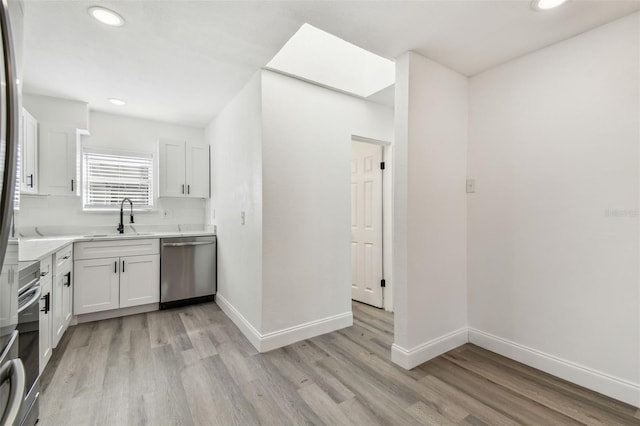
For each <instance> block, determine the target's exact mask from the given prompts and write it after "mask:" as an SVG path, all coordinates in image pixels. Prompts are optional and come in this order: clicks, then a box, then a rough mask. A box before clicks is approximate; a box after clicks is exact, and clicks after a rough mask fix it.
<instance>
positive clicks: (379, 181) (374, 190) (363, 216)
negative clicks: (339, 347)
mask: <svg viewBox="0 0 640 426" xmlns="http://www.w3.org/2000/svg"><path fill="white" fill-rule="evenodd" d="M386 148H388V146H385V143H384V142H381V141H376V140H370V139H367V138H361V137H356V136H354V137H353V138H352V149H351V276H352V279H351V294H352V299H353V300H354V301H357V302H362V303H366V304H367V305H371V306H375V307H377V308H385V309H386V310H389V311H391V310H392V306H391V302H392V301H391V297H390V293H391V291H390V288H389V287H388V286H387V284H388V279H387V277H386V276H385V273H386V272H387V271H386V270H385V264H386V263H388V262H386V260H387V259H385V257H386V256H388V250H389V248H390V245H388V247H385V240H386V239H385V235H386V234H388V232H385V231H387V230H386V229H385V223H386V222H387V221H388V220H385V211H386V209H385V208H384V205H385V198H388V200H389V201H390V199H391V198H390V196H389V195H388V194H386V192H388V189H390V188H391V186H390V181H388V178H390V176H385V171H386V170H387V169H388V167H387V165H386V163H385V157H386V154H387V152H386V151H388V149H386ZM386 219H389V218H386ZM389 260H390V256H389ZM385 299H388V300H385Z"/></svg>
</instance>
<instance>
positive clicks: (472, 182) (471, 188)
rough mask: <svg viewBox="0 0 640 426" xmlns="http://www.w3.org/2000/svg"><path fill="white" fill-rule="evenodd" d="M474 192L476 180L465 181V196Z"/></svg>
mask: <svg viewBox="0 0 640 426" xmlns="http://www.w3.org/2000/svg"><path fill="white" fill-rule="evenodd" d="M474 192H476V180H475V179H467V194H473V193H474Z"/></svg>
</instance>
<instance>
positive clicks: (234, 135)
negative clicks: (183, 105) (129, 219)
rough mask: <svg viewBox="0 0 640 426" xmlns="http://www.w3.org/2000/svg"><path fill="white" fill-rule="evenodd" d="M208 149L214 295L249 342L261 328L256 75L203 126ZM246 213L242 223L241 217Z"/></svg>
mask: <svg viewBox="0 0 640 426" xmlns="http://www.w3.org/2000/svg"><path fill="white" fill-rule="evenodd" d="M206 135H207V140H208V141H209V143H210V144H211V151H212V170H211V173H212V200H211V213H212V221H213V223H215V224H216V225H217V228H218V229H217V233H218V294H217V296H216V297H217V300H218V303H219V304H222V305H223V306H222V307H223V309H225V311H226V312H227V313H229V311H228V309H232V310H233V311H235V312H234V313H232V315H233V316H232V315H230V316H232V319H234V321H235V322H236V324H238V326H239V327H240V328H241V329H242V331H243V332H244V333H245V335H247V337H248V338H249V340H250V341H251V342H252V343H253V344H254V345H258V341H257V340H256V338H257V337H259V335H260V332H261V331H262V294H263V287H262V239H263V237H262V230H263V225H262V203H263V199H262V115H261V75H260V72H258V73H256V74H255V75H254V76H253V77H252V78H251V80H250V81H249V82H248V83H247V84H246V85H245V87H244V88H243V89H242V90H241V91H240V93H239V94H238V95H236V97H235V98H234V99H233V100H232V101H231V102H230V103H229V104H228V105H227V106H226V107H225V108H224V109H223V110H222V112H220V114H219V115H218V116H217V117H216V118H215V119H214V120H213V122H212V123H211V124H210V125H209V126H208V127H207V129H206ZM241 212H245V224H244V225H242V224H241V220H240V215H241Z"/></svg>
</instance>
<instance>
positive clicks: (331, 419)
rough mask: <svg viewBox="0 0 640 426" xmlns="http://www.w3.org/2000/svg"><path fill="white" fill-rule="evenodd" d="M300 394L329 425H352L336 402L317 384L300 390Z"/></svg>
mask: <svg viewBox="0 0 640 426" xmlns="http://www.w3.org/2000/svg"><path fill="white" fill-rule="evenodd" d="M298 393H299V394H300V396H301V397H302V399H303V400H304V401H305V402H306V403H307V405H308V406H309V407H311V409H312V410H313V412H314V413H316V414H317V415H318V417H320V419H322V421H323V422H324V423H325V424H327V425H348V424H351V422H350V421H348V420H349V419H348V418H345V417H344V415H343V414H342V411H341V410H340V407H339V406H338V404H336V402H335V401H334V400H333V399H332V398H331V397H330V396H329V395H327V393H326V392H324V391H323V390H322V389H320V387H318V385H317V384H315V383H312V384H310V385H308V386H304V387H302V388H300V389H298Z"/></svg>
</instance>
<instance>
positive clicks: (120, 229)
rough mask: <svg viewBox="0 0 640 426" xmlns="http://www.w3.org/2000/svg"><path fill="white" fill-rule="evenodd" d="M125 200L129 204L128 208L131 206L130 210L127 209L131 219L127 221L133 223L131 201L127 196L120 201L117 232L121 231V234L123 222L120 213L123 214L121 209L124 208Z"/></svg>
mask: <svg viewBox="0 0 640 426" xmlns="http://www.w3.org/2000/svg"><path fill="white" fill-rule="evenodd" d="M125 201H128V202H129V205H130V208H131V210H130V211H129V214H130V215H131V221H130V222H129V223H134V222H133V201H131V200H130V199H129V198H125V199H123V200H122V202H121V203H120V224H118V232H119V233H121V234H124V222H123V220H122V214H123V212H122V210H123V208H124V202H125Z"/></svg>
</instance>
